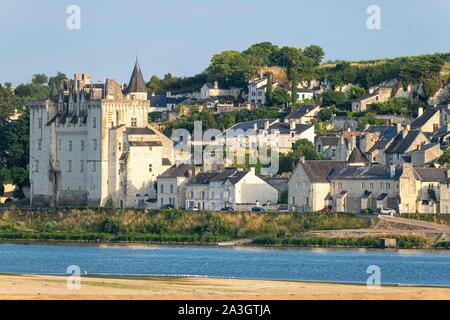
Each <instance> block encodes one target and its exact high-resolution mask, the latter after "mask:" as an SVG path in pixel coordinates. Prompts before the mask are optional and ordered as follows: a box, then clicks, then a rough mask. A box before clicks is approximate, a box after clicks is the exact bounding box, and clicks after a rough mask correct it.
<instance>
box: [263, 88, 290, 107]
mask: <svg viewBox="0 0 450 320" xmlns="http://www.w3.org/2000/svg"><path fill="white" fill-rule="evenodd" d="M266 95H267V94H266ZM267 100H268V104H269V105H270V106H286V105H288V104H289V103H290V102H291V97H290V95H289V92H288V91H287V90H286V89H285V88H283V87H277V88H275V89H274V90H273V91H272V92H270V93H269V95H268V97H267Z"/></svg>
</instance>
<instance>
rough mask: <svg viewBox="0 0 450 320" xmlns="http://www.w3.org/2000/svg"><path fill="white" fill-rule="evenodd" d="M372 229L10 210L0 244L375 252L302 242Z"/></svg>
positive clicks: (214, 217)
mask: <svg viewBox="0 0 450 320" xmlns="http://www.w3.org/2000/svg"><path fill="white" fill-rule="evenodd" d="M373 224H374V220H370V219H366V218H362V217H358V216H356V215H354V214H350V213H292V212H287V213H270V212H263V213H249V212H190V211H182V210H133V209H129V210H128V209H123V210H122V209H108V208H101V209H88V208H86V209H80V208H49V209H45V210H39V211H34V210H26V209H13V208H11V209H5V210H3V211H0V239H3V240H40V241H49V240H50V241H90V242H148V243H184V244H215V243H217V242H221V241H231V240H237V239H253V241H252V244H255V245H283V246H345V247H352V246H353V247H355V246H356V247H377V246H378V245H379V239H377V238H344V239H335V238H323V237H320V238H319V237H303V236H302V233H303V232H306V231H310V230H337V229H358V228H368V227H371V226H372V225H373ZM394 237H395V236H394ZM395 238H397V242H398V245H399V247H401V248H412V247H414V248H419V247H424V246H426V245H427V240H426V238H423V239H422V238H417V237H395Z"/></svg>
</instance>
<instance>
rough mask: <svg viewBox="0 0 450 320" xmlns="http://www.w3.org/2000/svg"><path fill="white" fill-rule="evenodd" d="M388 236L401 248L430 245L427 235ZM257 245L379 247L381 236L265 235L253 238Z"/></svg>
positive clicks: (416, 247) (417, 247)
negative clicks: (294, 236)
mask: <svg viewBox="0 0 450 320" xmlns="http://www.w3.org/2000/svg"><path fill="white" fill-rule="evenodd" d="M388 238H392V239H396V241H397V247H398V248H400V249H412V248H414V249H420V248H426V247H429V246H430V242H429V240H428V239H427V238H426V237H419V236H399V235H391V236H388ZM253 244H256V245H266V246H267V245H271V246H294V247H359V248H379V247H380V237H346V238H327V237H298V238H293V237H284V238H280V237H274V236H263V237H259V238H256V239H254V240H253Z"/></svg>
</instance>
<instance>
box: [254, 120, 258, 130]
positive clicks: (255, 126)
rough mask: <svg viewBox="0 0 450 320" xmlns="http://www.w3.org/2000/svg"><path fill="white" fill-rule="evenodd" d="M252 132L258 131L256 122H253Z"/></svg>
mask: <svg viewBox="0 0 450 320" xmlns="http://www.w3.org/2000/svg"><path fill="white" fill-rule="evenodd" d="M253 130H255V131H258V122H257V121H255V123H254V124H253Z"/></svg>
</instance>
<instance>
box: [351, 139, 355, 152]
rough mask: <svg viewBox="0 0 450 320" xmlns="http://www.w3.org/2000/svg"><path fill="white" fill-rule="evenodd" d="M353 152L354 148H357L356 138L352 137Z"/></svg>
mask: <svg viewBox="0 0 450 320" xmlns="http://www.w3.org/2000/svg"><path fill="white" fill-rule="evenodd" d="M350 148H351V150H352V151H353V149H354V148H356V136H352V145H351V147H350Z"/></svg>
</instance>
